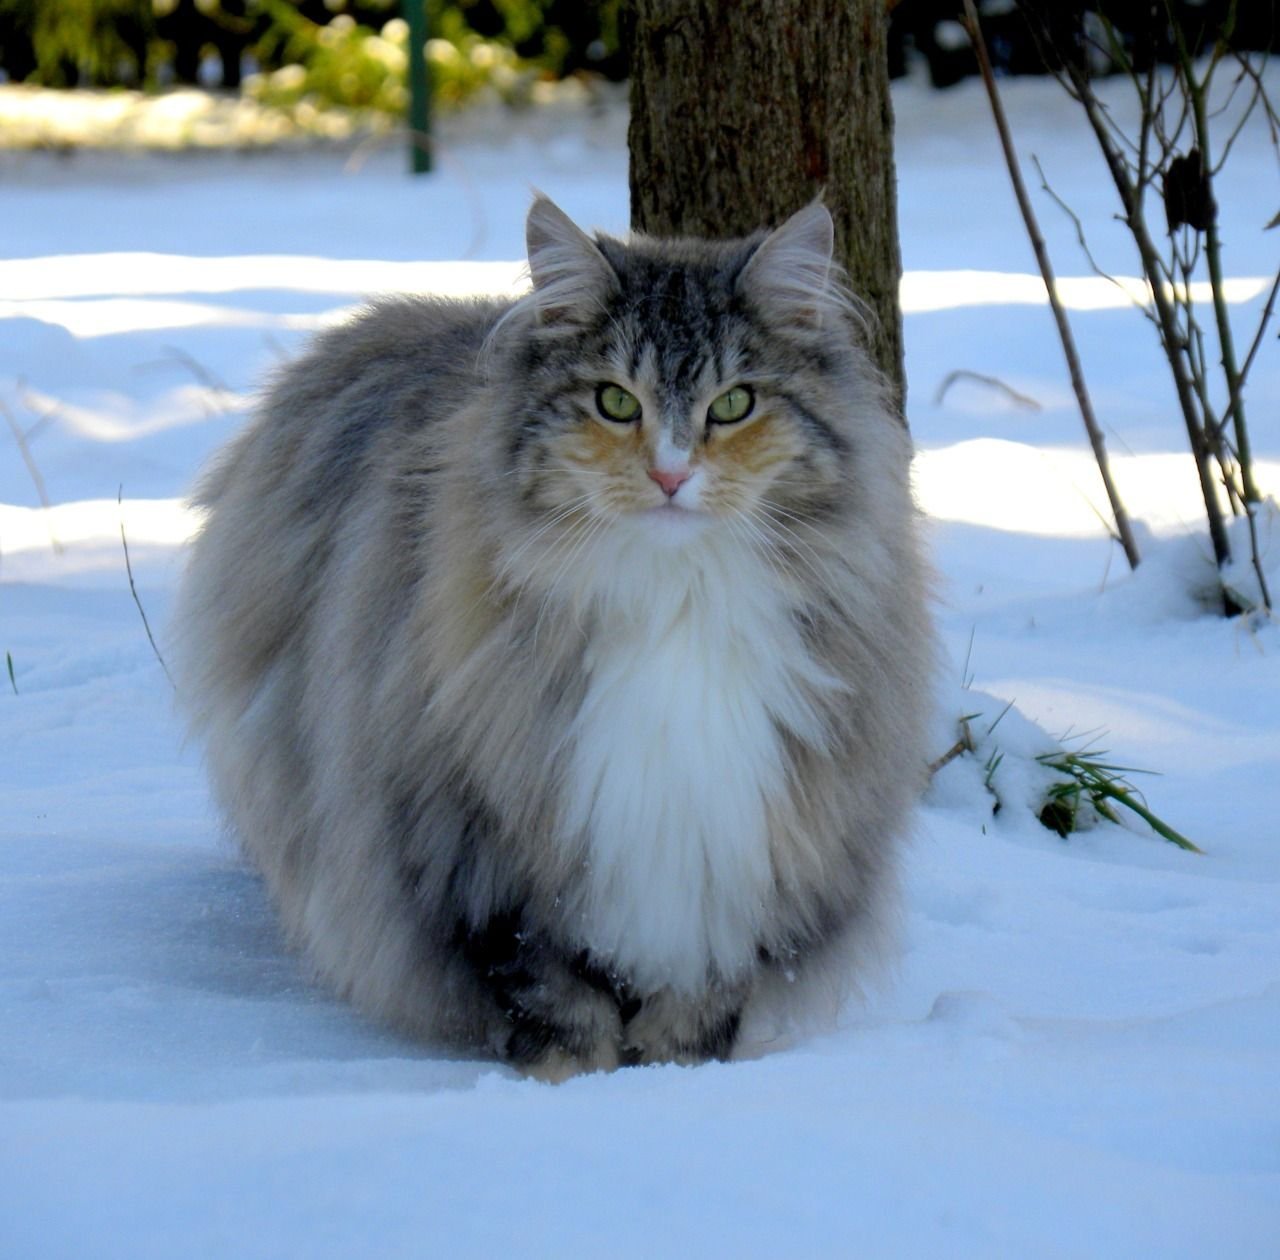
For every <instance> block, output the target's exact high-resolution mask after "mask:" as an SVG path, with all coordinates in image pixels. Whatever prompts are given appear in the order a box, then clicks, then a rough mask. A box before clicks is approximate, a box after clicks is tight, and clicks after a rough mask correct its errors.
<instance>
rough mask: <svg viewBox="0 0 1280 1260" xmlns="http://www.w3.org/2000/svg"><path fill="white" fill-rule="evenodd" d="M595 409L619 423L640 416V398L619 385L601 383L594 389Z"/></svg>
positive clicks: (607, 418)
mask: <svg viewBox="0 0 1280 1260" xmlns="http://www.w3.org/2000/svg"><path fill="white" fill-rule="evenodd" d="M596 410H597V411H599V412H600V414H601V415H602V416H604V418H605V419H606V420H616V421H618V423H619V424H627V423H628V422H629V421H632V420H638V419H639V418H640V400H639V399H638V398H637V397H636V396H635V395H634V394H633V393H631V392H629V391H628V390H625V389H623V388H622V386H621V385H601V386H600V388H599V389H597V390H596Z"/></svg>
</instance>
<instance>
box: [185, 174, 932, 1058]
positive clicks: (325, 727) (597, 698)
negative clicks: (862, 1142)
mask: <svg viewBox="0 0 1280 1260" xmlns="http://www.w3.org/2000/svg"><path fill="white" fill-rule="evenodd" d="M527 230H528V247H529V269H530V272H531V274H532V279H533V288H532V292H531V293H529V294H528V296H526V297H524V298H522V299H520V300H519V301H516V302H515V303H511V302H499V301H484V300H477V301H438V300H432V299H425V298H410V299H396V300H388V301H382V302H379V303H377V304H375V305H374V306H373V307H372V308H371V309H369V310H368V311H367V312H366V313H364V314H363V315H361V316H360V317H359V318H358V319H356V320H355V321H353V322H351V323H349V324H347V325H345V326H343V327H340V328H337V329H335V330H333V331H330V332H328V333H326V334H324V335H322V336H321V337H319V338H318V339H317V340H316V341H315V343H314V344H313V346H312V347H311V349H310V350H309V352H308V353H306V354H305V355H304V356H303V357H301V358H300V359H299V360H297V361H296V362H294V363H293V364H292V365H291V366H289V367H288V368H287V369H286V370H284V371H283V372H282V374H281V375H280V377H279V378H278V379H277V380H276V381H275V383H274V386H273V388H272V389H271V391H270V393H269V395H268V397H267V399H266V402H265V405H264V406H263V408H262V410H261V414H260V415H259V416H258V418H257V420H256V421H255V422H254V423H253V424H251V425H250V426H249V428H248V430H247V431H246V432H245V433H244V434H243V435H242V436H241V437H240V438H239V439H238V440H237V441H236V442H235V443H234V444H233V445H232V446H231V447H230V449H229V450H228V451H227V453H226V454H225V456H224V457H223V458H222V459H221V461H220V462H219V463H218V464H217V465H216V466H215V468H214V470H213V471H212V473H211V474H210V475H209V476H208V477H207V479H206V481H205V483H204V485H203V489H202V492H201V495H200V502H201V503H202V504H203V505H204V507H205V508H206V509H207V511H208V517H207V523H206V524H205V526H204V529H203V532H202V533H201V535H200V537H199V539H198V541H197V542H196V543H195V545H194V550H193V554H192V556H191V562H190V569H189V572H188V575H187V578H186V582H185V586H184V590H183V594H182V598H181V601H180V610H179V631H180V639H181V643H182V648H183V650H182V656H183V658H184V683H183V690H184V692H185V695H186V699H187V701H188V703H189V707H190V710H191V713H192V715H193V718H194V723H195V726H196V728H197V729H198V730H199V731H200V732H201V733H202V734H203V736H204V738H205V740H206V741H207V745H208V755H209V760H210V762H211V766H212V774H213V779H214V783H215V787H216V791H217V795H218V797H219V799H220V801H221V803H222V805H223V806H224V808H225V810H226V812H227V813H228V815H229V816H230V819H231V821H232V822H233V824H234V827H235V830H236V832H237V833H238V835H239V838H240V842H241V844H242V845H243V848H244V849H245V851H246V852H247V853H248V855H249V856H250V858H251V859H252V860H253V862H254V863H255V864H256V865H257V866H258V867H259V868H260V870H261V871H262V873H263V875H264V876H265V878H266V881H267V883H268V885H269V886H270V889H271V892H272V894H273V895H274V898H275V900H276V902H277V903H278V905H279V909H280V913H281V915H282V917H283V919H284V922H285V925H286V927H287V930H288V933H289V935H290V937H291V938H292V939H293V940H294V941H295V942H297V943H299V944H300V945H301V946H302V947H303V948H304V949H305V951H306V953H307V954H308V955H309V956H310V958H311V960H312V961H313V962H314V964H315V966H316V967H317V968H318V970H319V971H320V972H321V973H322V974H323V975H324V976H325V977H327V979H328V980H329V981H330V982H331V983H332V984H333V985H334V986H336V988H337V989H338V990H339V991H340V992H341V993H342V994H344V995H345V996H347V997H348V998H350V999H351V1000H352V1001H354V1002H355V1003H357V1004H358V1005H359V1006H361V1007H362V1008H364V1009H365V1010H366V1011H369V1012H371V1013H373V1014H374V1015H377V1016H379V1017H382V1018H384V1019H386V1020H388V1021H390V1022H391V1023H393V1024H395V1025H397V1026H399V1027H400V1028H402V1029H405V1030H408V1031H410V1032H412V1033H415V1034H418V1035H421V1036H423V1037H426V1038H428V1039H431V1040H435V1041H443V1042H447V1043H452V1044H454V1045H459V1046H462V1047H468V1048H471V1049H479V1050H481V1051H483V1052H488V1053H492V1054H494V1055H496V1056H498V1057H500V1058H502V1059H505V1060H507V1061H509V1062H512V1063H514V1064H517V1065H519V1066H522V1067H524V1068H526V1069H528V1070H530V1071H532V1072H534V1073H539V1074H543V1075H547V1076H560V1075H564V1074H567V1073H569V1072H573V1071H581V1070H592V1069H597V1068H611V1067H614V1066H616V1065H619V1064H628V1063H649V1062H655V1061H663V1060H676V1061H682V1062H696V1061H699V1060H702V1059H706V1058H724V1057H727V1056H728V1055H729V1054H730V1053H731V1051H732V1050H733V1048H734V1044H735V1040H736V1038H737V1036H738V1031H739V1028H740V1025H741V1023H742V1020H743V1018H744V1014H747V1013H754V1011H755V1010H756V1008H758V1007H759V1005H760V1004H761V1003H762V1002H763V1001H765V1000H766V998H767V995H768V994H769V993H770V992H772V991H775V990H782V989H785V988H786V982H788V981H790V980H792V979H795V978H797V977H802V976H804V975H805V974H806V973H812V972H814V971H815V970H819V969H821V968H822V967H823V966H824V960H828V959H830V958H831V957H832V956H833V953H834V952H841V953H843V950H842V949H841V946H842V945H845V944H848V943H849V942H853V943H855V944H856V943H858V942H861V941H865V940H867V939H869V938H870V937H871V936H872V934H873V933H874V930H875V927H876V925H877V922H878V920H879V919H880V918H881V917H882V916H881V913H880V912H881V910H882V908H883V906H884V903H885V900H886V896H887V893H888V891H889V889H890V887H891V884H892V878H891V877H892V870H893V866H894V856H895V848H896V846H897V842H898V840H899V838H900V836H901V834H902V832H903V830H904V826H905V824H906V821H907V815H908V812H909V809H910V807H911V803H912V799H913V797H914V795H915V794H916V792H917V791H918V789H919V787H920V784H921V781H922V778H923V767H924V757H923V755H922V748H921V745H922V727H923V717H924V710H925V706H926V700H927V695H928V693H929V685H928V684H929V679H928V673H929V664H930V641H931V640H930V634H929V631H928V626H927V617H926V611H925V607H924V597H923V582H922V575H921V564H920V560H919V557H918V554H917V541H916V529H915V524H914V519H913V507H912V503H911V498H910V492H909V489H908V472H907V470H908V460H909V445H910V444H909V439H908V436H907V432H906V429H905V427H904V426H903V424H902V423H901V422H900V420H899V419H898V418H897V417H896V416H895V415H894V414H893V413H892V411H891V410H890V409H889V408H888V407H887V406H886V403H885V394H884V391H883V388H882V385H881V382H880V381H879V380H878V379H877V377H876V375H875V373H874V372H873V371H872V370H871V369H870V368H869V366H868V363H867V361H866V358H865V356H864V355H863V353H862V352H861V351H860V350H859V349H858V348H857V336H856V328H855V323H856V320H855V316H854V310H853V306H852V303H851V301H850V299H849V298H848V296H847V295H846V294H845V292H844V290H843V289H842V287H841V283H840V278H839V274H838V269H837V268H836V267H835V266H834V265H833V263H832V256H831V255H832V226H831V219H830V216H829V215H828V213H827V212H826V210H825V209H823V208H822V206H820V205H817V204H815V205H812V206H810V207H808V208H807V209H804V210H802V211H800V212H799V213H798V214H796V215H795V216H794V217H793V218H791V219H790V220H788V221H787V222H786V223H784V224H783V225H782V226H781V227H779V228H778V229H777V230H776V231H774V232H773V233H772V234H771V235H767V236H764V235H761V236H757V237H753V238H750V239H746V240H738V241H729V242H717V243H713V242H707V241H694V240H653V239H647V238H644V237H637V238H635V239H632V240H630V241H628V242H623V241H619V240H614V239H611V238H608V237H605V236H597V237H595V238H591V237H588V236H587V235H585V234H584V233H582V232H581V231H580V230H579V229H578V228H577V227H575V226H574V225H573V223H571V222H570V220H569V219H568V218H566V216H565V215H564V214H563V213H562V212H561V211H560V210H559V209H558V208H557V207H555V206H554V205H553V204H552V203H551V202H549V201H547V200H545V199H541V198H539V199H538V200H536V201H535V203H534V205H533V207H532V209H531V210H530V212H529V217H528V229H527ZM784 978H785V979H784Z"/></svg>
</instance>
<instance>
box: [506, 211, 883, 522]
mask: <svg viewBox="0 0 1280 1260" xmlns="http://www.w3.org/2000/svg"><path fill="white" fill-rule="evenodd" d="M527 238H528V250H529V270H530V273H531V276H532V279H533V290H532V292H531V293H530V294H529V296H528V297H527V298H526V299H524V301H523V302H522V303H521V304H519V306H518V307H517V310H516V311H515V312H514V313H513V316H512V317H511V318H512V321H514V323H515V324H516V325H517V326H518V327H520V328H521V329H523V334H524V335H523V336H521V337H520V338H519V339H518V340H519V344H520V346H521V352H520V354H519V356H518V362H511V364H510V367H511V368H512V369H513V370H514V374H515V375H516V376H517V378H518V379H519V381H520V386H519V388H520V391H521V406H520V409H519V412H518V413H517V414H515V415H513V416H512V418H511V421H512V427H511V431H510V435H509V445H508V455H509V459H510V469H509V472H510V474H511V475H512V477H513V478H514V480H515V484H516V485H518V486H519V487H520V493H521V494H522V496H523V497H524V499H525V502H526V503H527V504H528V505H529V506H530V507H531V508H533V509H535V510H536V511H539V512H546V513H560V512H563V513H565V518H564V519H565V520H572V519H575V518H577V519H582V520H587V521H591V522H593V523H595V524H597V525H598V527H599V528H600V529H601V530H603V529H605V528H613V529H618V530H624V531H629V532H631V533H633V534H635V533H638V534H640V535H643V536H644V537H647V538H652V539H653V541H654V542H655V544H666V545H678V546H685V545H692V546H696V545H697V543H698V539H699V538H700V537H702V536H703V535H704V534H705V531H707V530H708V529H719V530H721V531H728V532H738V533H740V534H741V535H742V536H743V537H753V536H754V537H760V536H766V537H767V536H771V535H773V534H775V533H776V532H778V531H780V530H786V529H787V528H789V526H788V522H789V521H794V520H795V519H796V518H800V519H804V520H815V521H816V520H818V519H821V517H822V516H823V515H829V514H832V513H836V512H839V511H841V510H842V508H843V505H844V504H845V503H846V502H847V498H848V485H847V480H848V465H849V462H850V460H851V459H852V458H853V455H854V448H855V447H856V446H857V444H858V437H857V433H858V426H859V424H861V423H865V422H867V421H868V420H869V421H870V422H871V423H882V422H883V419H884V411H883V406H882V396H881V392H880V384H879V381H878V379H877V378H876V376H875V373H874V372H873V371H872V370H871V369H870V367H869V366H868V365H867V362H866V359H865V357H864V356H863V354H862V352H861V351H860V350H859V349H858V348H857V345H856V341H857V335H856V327H855V325H856V323H857V320H858V314H857V310H856V306H855V304H854V302H853V300H852V299H851V298H850V297H849V295H848V293H847V291H846V290H845V289H844V288H843V286H842V283H841V273H840V269H839V267H838V266H837V265H836V264H835V263H834V262H833V260H832V242H833V229H832V222H831V216H830V215H829V214H828V212H827V210H826V209H825V208H824V207H823V206H822V205H820V204H818V203H814V204H811V205H809V206H807V207H806V208H805V209H803V210H801V211H799V213H797V214H795V215H794V216H792V218H790V219H788V220H787V221H786V222H785V223H783V224H782V226H781V227H779V228H777V229H776V230H775V231H773V232H772V233H770V234H768V235H765V234H761V235H759V236H756V237H752V238H748V239H745V240H736V241H728V242H712V241H702V240H658V239H651V238H646V237H643V236H641V237H635V238H633V239H631V240H630V241H626V242H624V241H619V240H614V239H612V238H609V237H606V236H597V237H595V238H594V239H593V238H591V237H589V236H587V235H586V234H585V233H583V232H582V231H580V230H579V229H578V228H577V227H576V226H575V225H574V224H573V223H572V222H571V221H570V220H569V218H568V217H567V216H566V215H565V214H564V213H563V212H562V211H561V210H560V209H558V208H557V207H556V206H555V205H553V204H552V203H551V202H550V201H548V200H546V199H545V198H539V199H538V200H536V201H535V202H534V204H533V207H532V209H531V210H530V212H529V217H528V224H527ZM503 334H504V330H503V329H499V331H498V336H499V337H502V336H503Z"/></svg>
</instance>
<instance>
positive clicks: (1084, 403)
mask: <svg viewBox="0 0 1280 1260" xmlns="http://www.w3.org/2000/svg"><path fill="white" fill-rule="evenodd" d="M964 10H965V19H966V20H965V25H966V27H967V28H968V31H969V38H970V40H971V41H972V43H973V49H974V52H975V53H976V54H977V57H978V68H979V69H980V70H981V72H982V81H983V83H984V85H985V86H986V89H987V97H988V99H989V100H990V102H991V116H992V118H993V120H994V121H995V125H996V132H997V134H998V135H999V137H1000V147H1001V148H1002V149H1003V150H1004V157H1005V164H1006V165H1007V167H1008V168H1009V181H1010V183H1011V184H1012V185H1013V193H1014V196H1015V198H1016V199H1017V202H1018V209H1019V210H1020V211H1021V212H1022V221H1023V223H1024V224H1025V225H1026V228H1027V236H1028V237H1029V238H1030V240H1031V248H1032V250H1033V251H1034V253H1035V256H1036V262H1037V264H1038V265H1039V267H1040V275H1041V278H1042V279H1043V280H1044V287H1045V292H1046V293H1047V294H1048V296H1049V307H1050V309H1051V310H1052V311H1053V318H1054V321H1055V323H1056V324H1057V326H1058V337H1059V339H1060V340H1061V342H1062V352H1063V354H1064V355H1065V356H1066V360H1067V370H1068V372H1069V373H1070V376H1071V385H1072V388H1073V389H1074V390H1075V395H1076V401H1077V403H1078V404H1079V406H1080V418H1081V419H1082V420H1083V421H1084V427H1085V432H1086V433H1087V434H1088V436H1089V444H1090V445H1091V446H1092V447H1093V454H1094V458H1095V460H1096V461H1097V464H1098V473H1099V475H1100V476H1101V478H1102V484H1103V486H1104V487H1105V489H1106V492H1107V499H1108V500H1109V502H1110V504H1111V512H1112V515H1113V517H1114V518H1115V525H1116V532H1117V534H1118V535H1119V537H1120V544H1121V546H1122V547H1123V548H1124V554H1125V558H1126V559H1127V560H1128V561H1129V567H1130V568H1132V569H1136V568H1137V567H1138V562H1139V560H1140V559H1141V556H1140V554H1139V551H1138V544H1137V541H1136V539H1135V538H1134V536H1133V530H1132V529H1131V527H1130V525H1129V514H1128V512H1127V511H1126V509H1125V506H1124V501H1123V500H1122V499H1121V498H1120V492H1119V491H1118V490H1117V489H1116V486H1115V482H1114V481H1113V480H1112V477H1111V465H1110V461H1109V460H1108V458H1107V447H1106V440H1105V439H1104V438H1103V436H1102V429H1101V428H1100V426H1099V425H1098V421H1097V418H1096V417H1095V415H1094V413H1093V403H1092V400H1091V399H1090V397H1089V391H1088V389H1087V388H1086V386H1085V381H1084V372H1083V371H1082V370H1081V367H1080V357H1079V355H1078V354H1077V353H1076V345H1075V338H1074V337H1073V336H1072V335H1071V325H1070V324H1069V323H1068V321H1067V313H1066V311H1065V310H1063V307H1062V303H1061V301H1060V300H1059V298H1058V293H1057V288H1056V285H1055V283H1054V278H1053V268H1052V266H1051V265H1050V262H1049V251H1048V250H1047V249H1046V247H1045V243H1044V238H1043V237H1042V236H1041V234H1040V226H1039V224H1038V223H1037V222H1036V216H1035V211H1034V210H1033V209H1032V207H1031V198H1030V197H1029V196H1028V195H1027V189H1026V185H1025V184H1024V183H1023V182H1022V173H1021V171H1020V169H1019V167H1018V155H1017V152H1016V151H1015V149H1014V147H1013V137H1012V135H1011V134H1010V132H1009V122H1008V119H1007V118H1006V117H1005V112H1004V105H1003V104H1002V102H1001V100H1000V92H999V89H998V88H997V87H996V80H995V75H994V74H993V72H992V70H991V59H990V58H989V57H988V55H987V45H986V41H985V40H984V39H983V37H982V27H981V25H980V24H979V22H978V10H977V8H976V7H975V5H974V0H964Z"/></svg>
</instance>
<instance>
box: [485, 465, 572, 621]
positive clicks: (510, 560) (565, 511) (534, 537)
mask: <svg viewBox="0 0 1280 1260" xmlns="http://www.w3.org/2000/svg"><path fill="white" fill-rule="evenodd" d="M596 498H597V495H596V492H595V491H594V490H588V491H586V492H585V493H583V494H580V495H577V496H576V497H574V498H572V499H570V500H569V501H568V502H567V503H563V504H561V505H560V506H559V507H558V508H556V510H555V511H554V512H553V513H552V514H551V516H549V517H548V518H547V519H546V520H545V521H544V522H543V523H542V524H541V525H539V526H538V528H537V529H535V530H534V531H533V533H532V534H530V535H529V537H528V538H526V539H525V540H524V542H522V543H521V544H520V545H519V546H518V547H517V548H516V549H515V550H514V551H513V552H511V553H510V554H509V555H507V556H505V557H504V558H503V561H502V563H501V564H500V565H499V566H498V568H497V570H496V571H495V573H494V575H493V581H492V582H490V583H489V585H488V586H487V587H486V588H485V591H484V594H483V595H482V596H481V598H482V599H487V598H488V597H489V596H490V595H492V594H493V591H494V589H495V588H496V587H498V586H499V585H501V584H502V583H503V582H504V581H505V580H506V579H507V578H508V577H509V576H510V575H511V572H512V570H513V569H514V568H515V566H516V563H517V562H518V561H519V559H520V557H521V556H523V555H524V553H525V552H526V551H528V549H529V548H530V547H532V546H533V545H534V543H536V542H537V541H538V539H539V538H541V537H542V536H543V535H544V534H545V533H546V532H547V531H548V530H549V529H553V528H554V527H555V526H556V525H559V524H560V523H561V522H562V521H564V520H565V519H566V518H568V517H570V516H573V515H574V513H578V512H582V511H583V509H584V508H586V507H587V506H589V505H590V504H591V502H592V501H593V500H594V499H596ZM516 585H517V586H520V585H523V583H516Z"/></svg>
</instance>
